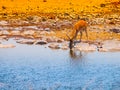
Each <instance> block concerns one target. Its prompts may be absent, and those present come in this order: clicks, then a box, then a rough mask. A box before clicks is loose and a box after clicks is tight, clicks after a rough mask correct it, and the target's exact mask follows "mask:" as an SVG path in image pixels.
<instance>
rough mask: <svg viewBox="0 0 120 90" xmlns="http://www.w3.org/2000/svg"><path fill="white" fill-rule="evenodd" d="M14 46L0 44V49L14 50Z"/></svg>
mask: <svg viewBox="0 0 120 90" xmlns="http://www.w3.org/2000/svg"><path fill="white" fill-rule="evenodd" d="M14 47H15V45H13V44H7V45H3V44H0V48H14Z"/></svg>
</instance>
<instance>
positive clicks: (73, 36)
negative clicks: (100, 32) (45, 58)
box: [67, 20, 88, 49]
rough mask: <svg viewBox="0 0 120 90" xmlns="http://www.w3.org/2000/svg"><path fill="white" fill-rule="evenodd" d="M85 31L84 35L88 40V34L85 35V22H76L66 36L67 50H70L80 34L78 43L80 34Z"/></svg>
mask: <svg viewBox="0 0 120 90" xmlns="http://www.w3.org/2000/svg"><path fill="white" fill-rule="evenodd" d="M83 31H85V33H86V37H87V39H88V33H87V22H86V21H84V20H79V21H78V22H76V23H75V24H74V26H73V30H72V31H71V34H70V36H68V34H67V36H68V38H69V41H70V42H69V48H70V49H72V48H73V47H74V44H75V43H74V40H75V39H76V37H77V35H78V33H79V32H80V41H81V39H82V32H83Z"/></svg>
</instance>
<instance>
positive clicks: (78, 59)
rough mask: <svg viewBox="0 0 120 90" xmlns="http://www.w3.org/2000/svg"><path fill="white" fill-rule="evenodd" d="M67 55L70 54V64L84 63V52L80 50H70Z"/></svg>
mask: <svg viewBox="0 0 120 90" xmlns="http://www.w3.org/2000/svg"><path fill="white" fill-rule="evenodd" d="M69 55H70V62H71V64H75V65H79V64H85V61H86V58H85V57H86V53H84V52H81V51H79V50H70V51H69Z"/></svg>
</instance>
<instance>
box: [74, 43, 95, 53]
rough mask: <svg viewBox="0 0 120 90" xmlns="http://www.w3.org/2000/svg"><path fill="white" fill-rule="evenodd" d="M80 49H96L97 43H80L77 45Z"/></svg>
mask: <svg viewBox="0 0 120 90" xmlns="http://www.w3.org/2000/svg"><path fill="white" fill-rule="evenodd" d="M75 48H76V49H78V50H80V51H96V46H95V45H89V44H88V43H79V44H77V45H76V46H75Z"/></svg>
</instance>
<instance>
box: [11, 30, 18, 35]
mask: <svg viewBox="0 0 120 90" xmlns="http://www.w3.org/2000/svg"><path fill="white" fill-rule="evenodd" d="M10 34H11V35H20V31H17V30H15V31H11V32H10Z"/></svg>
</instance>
